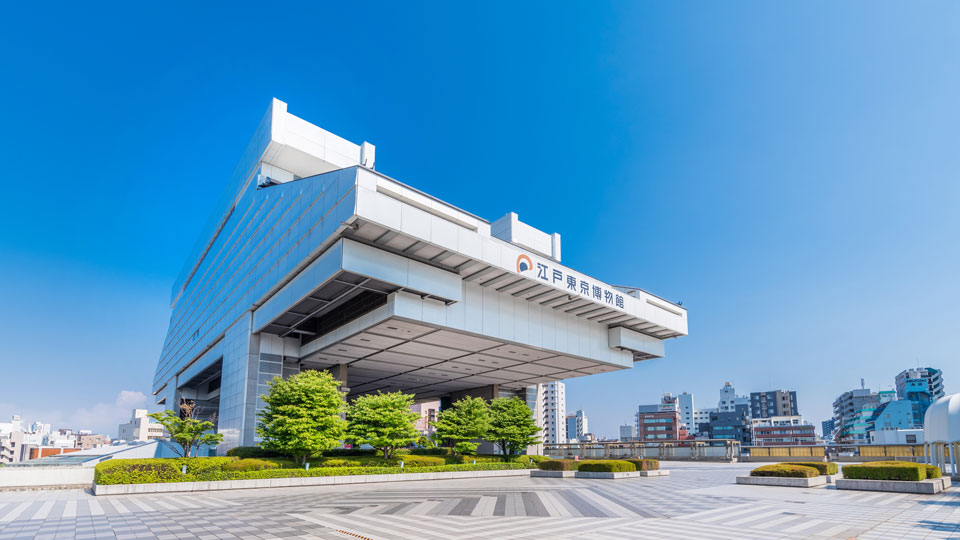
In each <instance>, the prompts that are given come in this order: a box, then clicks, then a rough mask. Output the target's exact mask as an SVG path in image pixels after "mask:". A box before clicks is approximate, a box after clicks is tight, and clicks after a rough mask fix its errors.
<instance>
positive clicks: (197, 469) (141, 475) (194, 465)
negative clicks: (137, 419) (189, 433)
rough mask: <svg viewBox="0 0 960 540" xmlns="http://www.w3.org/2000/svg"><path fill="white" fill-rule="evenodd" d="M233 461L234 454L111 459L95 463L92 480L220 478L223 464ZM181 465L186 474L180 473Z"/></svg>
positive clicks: (140, 481)
mask: <svg viewBox="0 0 960 540" xmlns="http://www.w3.org/2000/svg"><path fill="white" fill-rule="evenodd" d="M236 460H237V458H236V457H205V458H189V459H184V458H168V459H164V458H153V459H110V460H107V461H104V462H102V463H98V464H97V466H96V468H95V469H94V472H93V481H94V482H96V483H97V484H101V485H107V484H145V483H162V482H188V481H189V482H198V481H206V480H220V479H221V478H220V477H221V476H222V475H223V474H224V472H223V466H224V465H226V464H228V463H231V462H233V461H236ZM184 465H186V466H187V474H182V473H181V472H180V471H181V470H182V467H183V466H184ZM185 478H189V480H185Z"/></svg>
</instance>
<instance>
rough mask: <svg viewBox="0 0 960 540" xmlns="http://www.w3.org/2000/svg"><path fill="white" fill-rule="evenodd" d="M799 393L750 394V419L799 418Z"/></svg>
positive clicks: (778, 391) (781, 391)
mask: <svg viewBox="0 0 960 540" xmlns="http://www.w3.org/2000/svg"><path fill="white" fill-rule="evenodd" d="M798 414H800V413H799V412H798V411H797V393H796V392H794V391H791V390H770V391H769V392H750V417H751V418H771V417H773V416H797V415H798Z"/></svg>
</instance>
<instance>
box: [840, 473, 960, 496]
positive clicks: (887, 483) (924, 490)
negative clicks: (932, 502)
mask: <svg viewBox="0 0 960 540" xmlns="http://www.w3.org/2000/svg"><path fill="white" fill-rule="evenodd" d="M836 484H837V489H852V490H857V491H889V492H892V493H920V494H925V495H933V494H936V493H940V492H942V491H943V490H945V489H949V488H950V486H951V482H950V479H949V478H946V477H943V478H928V479H926V480H920V481H919V482H910V481H906V480H852V479H846V478H841V479H839V480H837V482H836Z"/></svg>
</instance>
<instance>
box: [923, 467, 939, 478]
mask: <svg viewBox="0 0 960 540" xmlns="http://www.w3.org/2000/svg"><path fill="white" fill-rule="evenodd" d="M923 468H924V469H926V470H927V478H940V477H941V476H943V471H941V470H940V467H937V466H936V465H926V464H923Z"/></svg>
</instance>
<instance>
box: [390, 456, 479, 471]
mask: <svg viewBox="0 0 960 540" xmlns="http://www.w3.org/2000/svg"><path fill="white" fill-rule="evenodd" d="M400 461H402V462H403V466H404V468H406V467H436V466H439V465H446V464H447V460H445V459H443V458H442V457H439V456H414V455H409V456H402V457H401V458H400V459H398V460H397V462H398V466H399V462H400ZM477 463H480V461H479V460H477Z"/></svg>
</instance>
